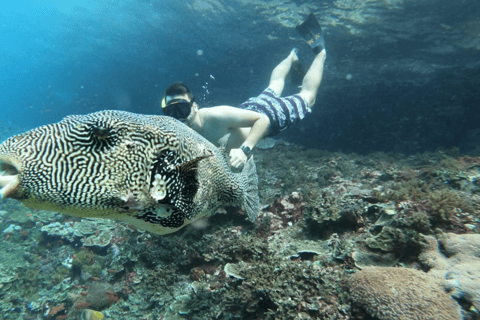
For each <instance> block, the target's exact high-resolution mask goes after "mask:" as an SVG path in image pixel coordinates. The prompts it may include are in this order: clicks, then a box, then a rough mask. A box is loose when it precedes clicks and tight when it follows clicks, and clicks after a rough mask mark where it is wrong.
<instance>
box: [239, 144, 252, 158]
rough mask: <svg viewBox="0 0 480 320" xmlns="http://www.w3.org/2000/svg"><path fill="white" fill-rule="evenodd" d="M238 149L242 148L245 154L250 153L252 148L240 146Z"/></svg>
mask: <svg viewBox="0 0 480 320" xmlns="http://www.w3.org/2000/svg"><path fill="white" fill-rule="evenodd" d="M240 149H242V151H243V153H245V155H246V156H248V155H249V154H250V152H251V151H252V150H250V148H249V147H245V146H241V147H240Z"/></svg>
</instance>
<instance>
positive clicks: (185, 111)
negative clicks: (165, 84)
mask: <svg viewBox="0 0 480 320" xmlns="http://www.w3.org/2000/svg"><path fill="white" fill-rule="evenodd" d="M194 101H195V99H192V100H191V101H190V102H189V101H187V100H185V99H171V100H168V102H167V96H165V97H163V99H162V111H163V114H164V115H166V116H169V117H173V118H175V119H177V120H180V121H185V120H187V117H188V116H189V115H190V111H191V109H192V105H193V103H194Z"/></svg>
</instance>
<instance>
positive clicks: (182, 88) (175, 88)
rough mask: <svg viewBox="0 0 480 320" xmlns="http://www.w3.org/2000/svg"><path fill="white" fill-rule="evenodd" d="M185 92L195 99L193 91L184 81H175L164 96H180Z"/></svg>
mask: <svg viewBox="0 0 480 320" xmlns="http://www.w3.org/2000/svg"><path fill="white" fill-rule="evenodd" d="M184 94H186V95H187V96H188V98H189V99H190V101H193V100H195V97H194V96H193V93H192V91H190V89H188V87H187V86H186V85H184V84H183V83H182V82H174V83H172V84H171V85H170V86H169V87H168V88H167V90H165V94H164V95H163V96H164V97H167V96H178V95H184Z"/></svg>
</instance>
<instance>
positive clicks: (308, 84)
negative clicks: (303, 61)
mask: <svg viewBox="0 0 480 320" xmlns="http://www.w3.org/2000/svg"><path fill="white" fill-rule="evenodd" d="M326 57H327V53H326V51H325V49H323V50H322V51H321V52H320V53H319V54H317V56H316V57H315V59H314V60H313V62H312V65H311V66H310V69H308V71H307V74H305V77H304V78H303V82H302V90H301V91H300V93H299V95H300V96H301V97H302V98H304V99H305V100H307V102H308V106H309V107H312V106H313V105H314V104H315V99H316V98H317V91H318V87H319V86H320V83H321V82H322V77H323V65H324V63H325V58H326Z"/></svg>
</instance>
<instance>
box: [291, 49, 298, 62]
mask: <svg viewBox="0 0 480 320" xmlns="http://www.w3.org/2000/svg"><path fill="white" fill-rule="evenodd" d="M290 56H291V57H292V62H293V63H295V62H297V61H298V49H297V48H293V49H292V51H290Z"/></svg>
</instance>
